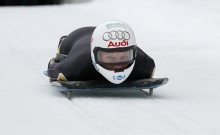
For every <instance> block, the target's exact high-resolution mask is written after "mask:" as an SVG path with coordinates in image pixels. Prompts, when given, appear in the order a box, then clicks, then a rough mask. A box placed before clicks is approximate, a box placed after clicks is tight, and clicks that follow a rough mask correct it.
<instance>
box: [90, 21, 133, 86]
mask: <svg viewBox="0 0 220 135" xmlns="http://www.w3.org/2000/svg"><path fill="white" fill-rule="evenodd" d="M136 56H137V49H136V40H135V36H134V32H133V31H132V29H131V28H130V26H128V25H127V24H126V23H124V22H121V21H115V20H113V21H106V22H104V23H102V24H100V25H99V26H97V27H96V29H95V30H94V32H93V34H92V38H91V57H92V63H93V65H94V67H95V69H96V70H97V71H98V72H99V73H100V74H102V75H103V76H104V77H105V78H106V79H107V80H109V81H110V82H112V83H114V84H120V83H122V82H123V81H125V80H126V79H127V78H128V76H129V75H130V73H131V71H132V70H133V68H134V64H135V59H136ZM117 67H119V68H117Z"/></svg>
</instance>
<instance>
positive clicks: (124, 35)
mask: <svg viewBox="0 0 220 135" xmlns="http://www.w3.org/2000/svg"><path fill="white" fill-rule="evenodd" d="M102 38H103V40H104V41H109V40H115V39H119V40H129V39H130V34H129V33H128V32H127V31H121V30H118V31H111V32H105V33H104V34H103V36H102Z"/></svg>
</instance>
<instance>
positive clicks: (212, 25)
mask: <svg viewBox="0 0 220 135" xmlns="http://www.w3.org/2000/svg"><path fill="white" fill-rule="evenodd" d="M219 6H220V2H219V1H218V0H200V1H199V0H179V1H174V0H154V1H153V0H145V1H142V0H111V1H104V0H81V1H80V0H76V1H74V0H66V2H64V3H63V4H62V5H48V6H29V7H26V6H20V7H18V6H17V7H0V16H1V21H0V48H1V49H0V62H1V69H0V74H1V76H2V79H1V85H0V134H1V135H17V134H22V135H30V134H31V135H60V134H65V135H73V134H80V135H87V134H89V135H103V134H104V135H115V134H117V135H122V134H125V135H134V134H137V135H146V134H149V135H176V134H178V135H198V134H199V135H219V134H220V115H219V113H220V106H219V102H220V98H219V96H220V83H219V82H218V81H219V80H220V72H219V69H220V60H219V59H220V46H219V44H220V38H219V35H220V10H219ZM111 19H116V20H121V21H124V22H126V23H127V24H129V25H130V26H131V27H132V28H133V31H134V32H135V35H136V38H137V42H138V46H139V47H140V48H142V49H143V50H144V51H145V52H146V53H147V54H148V55H150V56H151V57H152V58H153V59H154V60H155V62H156V73H155V77H168V78H169V79H170V81H169V83H168V84H166V85H164V86H163V87H160V88H158V89H155V90H154V94H153V96H152V97H146V96H144V95H142V94H141V93H139V92H137V91H126V90H125V91H81V92H79V91H78V92H75V93H74V96H73V98H72V99H71V101H69V100H67V99H66V98H64V97H63V95H62V94H60V93H59V92H58V91H56V90H55V89H54V88H53V87H51V86H50V84H49V82H48V78H46V77H45V76H44V75H43V71H45V70H46V69H47V64H48V61H49V60H50V59H51V58H52V57H54V56H55V53H56V47H57V44H58V41H59V38H60V37H61V36H63V35H68V34H69V33H70V32H72V31H73V30H74V29H77V28H79V27H84V26H97V25H98V24H100V23H102V22H103V21H106V20H111Z"/></svg>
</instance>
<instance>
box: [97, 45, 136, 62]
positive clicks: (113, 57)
mask: <svg viewBox="0 0 220 135" xmlns="http://www.w3.org/2000/svg"><path fill="white" fill-rule="evenodd" d="M134 48H135V47H128V48H114V49H112V48H111V49H103V48H96V53H95V57H96V61H97V63H99V64H100V65H104V66H120V65H128V64H131V63H133V61H134V59H135V49H134Z"/></svg>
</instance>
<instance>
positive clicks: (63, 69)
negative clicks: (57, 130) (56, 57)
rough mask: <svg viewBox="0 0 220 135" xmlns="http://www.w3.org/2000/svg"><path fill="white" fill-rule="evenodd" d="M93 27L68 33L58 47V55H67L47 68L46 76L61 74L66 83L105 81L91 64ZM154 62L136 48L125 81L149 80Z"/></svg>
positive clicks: (55, 76)
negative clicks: (130, 68)
mask: <svg viewBox="0 0 220 135" xmlns="http://www.w3.org/2000/svg"><path fill="white" fill-rule="evenodd" d="M94 29H95V27H83V28H80V29H77V30H75V31H73V32H72V33H70V34H69V35H68V36H67V37H66V38H65V39H64V41H63V42H62V43H61V46H60V54H65V55H67V56H66V58H65V59H63V60H62V61H61V62H59V63H55V64H53V65H50V66H49V67H48V70H47V72H48V75H49V77H51V78H57V77H58V75H59V73H62V74H63V75H64V76H65V78H66V79H67V80H68V81H85V80H102V79H105V78H104V77H103V76H102V75H101V74H100V73H99V72H98V71H96V69H95V68H94V66H93V64H92V59H91V49H90V41H91V36H92V33H93V31H94ZM154 68H155V64H154V60H153V59H152V58H151V57H149V56H148V55H147V54H146V53H144V52H143V51H142V50H141V49H140V48H139V47H137V58H136V62H135V65H134V68H133V70H132V72H131V74H130V76H129V77H128V78H127V80H137V79H146V78H150V77H151V76H152V75H153V73H154Z"/></svg>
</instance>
